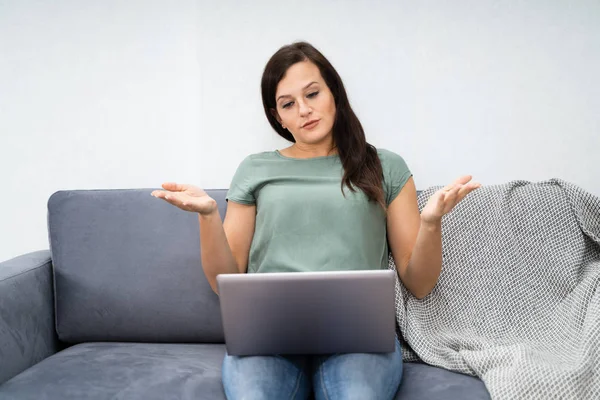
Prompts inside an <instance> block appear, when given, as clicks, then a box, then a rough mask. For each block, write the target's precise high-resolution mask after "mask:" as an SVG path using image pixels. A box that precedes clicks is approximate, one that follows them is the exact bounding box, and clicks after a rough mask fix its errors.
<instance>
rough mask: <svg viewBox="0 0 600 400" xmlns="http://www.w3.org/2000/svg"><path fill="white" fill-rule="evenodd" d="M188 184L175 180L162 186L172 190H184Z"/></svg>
mask: <svg viewBox="0 0 600 400" xmlns="http://www.w3.org/2000/svg"><path fill="white" fill-rule="evenodd" d="M186 186H187V185H184V184H181V183H175V182H165V183H163V184H162V187H163V188H164V189H166V190H169V191H172V192H182V191H184V190H185V189H186Z"/></svg>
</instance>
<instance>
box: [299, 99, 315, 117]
mask: <svg viewBox="0 0 600 400" xmlns="http://www.w3.org/2000/svg"><path fill="white" fill-rule="evenodd" d="M298 112H299V113H300V116H301V117H307V116H308V115H310V113H312V108H310V106H309V105H308V104H306V102H305V101H300V102H299V103H298Z"/></svg>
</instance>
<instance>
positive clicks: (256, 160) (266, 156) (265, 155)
mask: <svg viewBox="0 0 600 400" xmlns="http://www.w3.org/2000/svg"><path fill="white" fill-rule="evenodd" d="M275 158H277V155H276V153H275V152H274V151H261V152H260V153H252V154H248V155H247V156H246V157H244V159H243V160H242V162H241V165H243V166H251V165H257V164H260V163H261V162H262V161H269V160H273V159H275Z"/></svg>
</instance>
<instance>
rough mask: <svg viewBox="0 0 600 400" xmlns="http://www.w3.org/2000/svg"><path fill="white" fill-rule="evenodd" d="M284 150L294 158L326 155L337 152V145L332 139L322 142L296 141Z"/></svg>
mask: <svg viewBox="0 0 600 400" xmlns="http://www.w3.org/2000/svg"><path fill="white" fill-rule="evenodd" d="M285 150H286V152H287V153H288V154H289V155H290V156H291V157H296V158H312V157H326V156H332V155H334V154H337V147H336V146H335V144H334V143H333V140H331V141H329V143H324V144H321V143H319V144H306V143H298V142H296V143H294V144H293V145H292V146H290V147H288V148H287V149H285Z"/></svg>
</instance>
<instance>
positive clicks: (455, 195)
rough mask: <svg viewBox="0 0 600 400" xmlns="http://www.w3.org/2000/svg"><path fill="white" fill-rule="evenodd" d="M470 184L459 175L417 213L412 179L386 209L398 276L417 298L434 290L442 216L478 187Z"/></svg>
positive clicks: (389, 237)
mask: <svg viewBox="0 0 600 400" xmlns="http://www.w3.org/2000/svg"><path fill="white" fill-rule="evenodd" d="M470 181H471V176H470V175H466V176H462V177H460V178H458V179H457V180H456V181H455V182H454V183H452V184H450V185H448V186H446V187H444V188H443V189H441V190H439V191H437V192H436V193H435V194H433V195H432V196H431V197H430V199H429V201H428V202H427V205H426V206H425V207H424V208H423V210H422V211H421V213H420V214H419V207H418V205H417V190H416V188H415V183H414V181H413V178H412V177H411V178H410V179H409V180H408V182H407V183H406V185H405V186H404V188H402V191H401V192H400V193H399V194H398V196H397V197H396V198H395V199H394V200H393V201H392V203H391V204H390V206H389V207H388V220H387V226H388V240H389V242H390V248H391V250H392V256H393V257H394V262H395V263H396V268H397V269H398V275H399V276H400V279H401V280H402V283H403V284H404V286H406V288H407V289H408V290H409V291H410V292H411V293H412V294H413V295H414V296H415V297H417V298H419V299H422V298H424V297H425V296H427V295H428V294H429V293H430V292H431V291H432V290H433V288H434V287H435V285H436V283H437V281H438V278H439V276H440V273H441V270H442V217H443V216H444V215H445V214H447V213H449V212H450V211H451V210H452V209H453V208H454V207H455V206H456V204H458V203H459V202H460V201H461V200H462V199H464V198H465V196H466V195H467V194H469V193H470V192H472V191H473V190H475V189H477V188H479V187H480V186H481V185H480V184H479V183H475V182H470Z"/></svg>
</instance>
